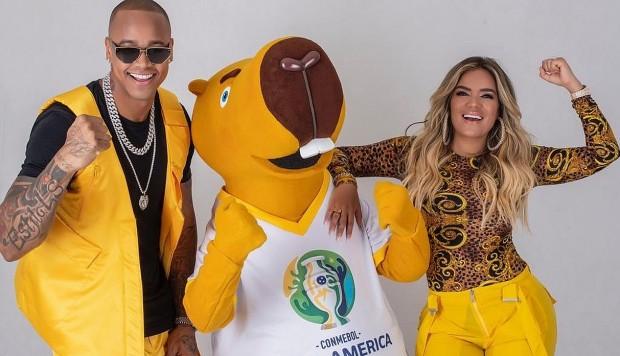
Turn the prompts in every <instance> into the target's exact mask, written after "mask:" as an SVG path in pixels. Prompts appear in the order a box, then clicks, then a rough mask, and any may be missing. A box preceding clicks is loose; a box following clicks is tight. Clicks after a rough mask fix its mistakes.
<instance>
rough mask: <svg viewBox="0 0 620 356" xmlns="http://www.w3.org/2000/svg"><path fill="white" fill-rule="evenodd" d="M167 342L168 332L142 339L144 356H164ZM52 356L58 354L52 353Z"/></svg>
mask: <svg viewBox="0 0 620 356" xmlns="http://www.w3.org/2000/svg"><path fill="white" fill-rule="evenodd" d="M167 340H168V332H167V331H165V332H163V333H161V334H157V335H153V336H149V337H145V338H144V356H165V354H166V352H165V346H166V341H167ZM52 356H58V354H56V353H54V352H52Z"/></svg>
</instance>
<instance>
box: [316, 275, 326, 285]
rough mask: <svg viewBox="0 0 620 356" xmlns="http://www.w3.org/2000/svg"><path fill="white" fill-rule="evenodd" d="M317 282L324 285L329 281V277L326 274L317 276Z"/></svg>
mask: <svg viewBox="0 0 620 356" xmlns="http://www.w3.org/2000/svg"><path fill="white" fill-rule="evenodd" d="M316 282H317V283H318V284H320V285H323V284H325V283H327V278H325V276H319V277H317V279H316Z"/></svg>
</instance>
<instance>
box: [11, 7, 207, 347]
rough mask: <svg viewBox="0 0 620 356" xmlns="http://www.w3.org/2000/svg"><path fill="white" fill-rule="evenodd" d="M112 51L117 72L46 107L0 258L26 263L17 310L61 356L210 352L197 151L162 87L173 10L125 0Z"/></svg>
mask: <svg viewBox="0 0 620 356" xmlns="http://www.w3.org/2000/svg"><path fill="white" fill-rule="evenodd" d="M105 47H106V57H107V59H108V60H109V61H110V68H111V70H110V74H109V75H106V77H105V78H103V80H96V81H93V82H91V83H90V84H88V85H87V86H84V87H80V88H77V89H74V90H72V91H70V92H68V93H65V94H61V95H59V96H57V97H55V98H53V99H52V100H50V101H49V102H48V103H47V104H45V105H44V106H43V108H42V111H41V113H40V114H39V117H38V118H37V120H36V122H35V124H34V127H33V129H32V132H31V136H30V140H29V142H28V146H27V150H26V159H25V161H24V164H23V165H22V170H21V172H20V173H19V175H18V177H17V179H16V180H15V182H14V183H13V185H12V186H11V187H10V189H9V191H8V193H7V196H6V198H5V200H4V202H3V203H2V204H1V205H0V252H1V253H2V255H3V256H4V258H5V259H6V260H9V261H14V260H17V259H19V260H20V262H19V265H18V267H17V271H16V278H15V285H16V291H17V302H18V305H19V307H20V309H21V310H22V312H23V313H24V314H25V315H26V317H27V318H28V319H29V321H30V322H31V323H32V325H33V327H34V328H35V329H36V330H37V332H38V333H39V334H40V335H41V337H42V338H43V339H44V340H45V341H46V342H47V343H48V344H49V346H50V347H51V348H52V350H53V352H54V353H55V354H57V355H106V356H108V355H142V354H145V355H164V353H165V355H198V354H199V353H198V350H197V347H196V341H195V336H194V329H193V326H192V325H191V323H190V322H189V319H187V317H186V314H185V310H184V308H183V305H182V300H183V294H184V289H185V283H186V280H187V277H188V275H189V274H191V272H192V270H193V266H194V259H195V250H196V226H195V216H194V210H193V203H192V199H191V172H190V167H189V166H190V161H191V157H192V155H193V146H192V145H191V143H190V136H189V118H188V115H187V113H186V112H185V110H184V108H183V107H182V106H181V105H180V104H179V102H178V100H177V99H176V97H175V96H174V95H173V94H171V93H169V92H167V91H165V90H163V89H160V88H159V86H160V84H161V83H162V82H163V81H164V79H165V78H166V75H167V73H168V66H169V63H170V62H171V61H172V47H173V39H172V38H171V27H170V22H169V19H168V16H167V14H166V12H165V11H164V9H163V8H161V6H160V5H159V4H157V3H156V2H155V1H152V0H125V1H123V2H121V3H120V4H119V5H118V6H116V8H115V9H114V10H113V11H112V14H111V16H110V23H109V32H108V37H107V38H106V40H105ZM110 146H112V148H110ZM164 350H165V351H164Z"/></svg>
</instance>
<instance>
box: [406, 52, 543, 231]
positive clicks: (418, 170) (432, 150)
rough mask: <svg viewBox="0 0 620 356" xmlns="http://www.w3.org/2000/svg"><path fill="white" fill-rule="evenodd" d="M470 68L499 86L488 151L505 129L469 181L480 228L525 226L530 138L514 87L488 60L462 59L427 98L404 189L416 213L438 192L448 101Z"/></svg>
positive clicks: (531, 176) (447, 149)
mask: <svg viewBox="0 0 620 356" xmlns="http://www.w3.org/2000/svg"><path fill="white" fill-rule="evenodd" d="M474 69H484V70H486V71H487V72H489V74H491V76H493V78H494V79H495V84H496V86H497V94H498V99H499V104H500V105H499V112H498V120H497V122H496V123H495V126H494V127H493V128H492V129H491V131H490V133H489V136H488V138H487V139H491V140H495V142H492V144H491V147H493V146H495V145H496V144H497V143H498V141H497V138H496V136H497V132H498V129H500V127H499V125H500V122H499V121H500V120H501V121H502V123H503V125H504V130H503V138H502V141H501V142H500V144H499V147H498V148H497V149H494V150H493V151H492V152H491V151H489V152H486V153H485V154H483V155H482V156H481V157H480V160H479V169H478V172H477V173H476V176H475V177H474V179H473V190H474V192H475V194H476V195H477V196H478V198H480V200H481V202H482V207H483V211H482V222H481V228H482V227H484V226H485V223H486V222H487V221H488V220H489V218H490V217H491V216H494V215H496V216H497V217H498V219H499V220H500V221H504V222H507V223H510V224H511V225H515V223H516V222H517V221H518V220H521V221H522V222H523V223H524V225H526V226H527V195H528V193H529V191H530V190H531V189H532V187H533V186H534V183H535V180H536V178H535V176H534V172H533V171H532V168H531V165H530V164H531V156H532V149H531V142H530V136H529V134H528V133H527V132H526V131H525V130H524V129H523V127H522V126H521V123H520V119H521V112H520V111H519V106H518V105H517V100H516V97H515V93H514V88H513V86H512V83H511V82H510V79H509V78H508V76H507V75H506V73H505V72H504V70H502V68H501V67H500V66H499V65H498V64H497V62H496V61H495V60H493V59H491V58H486V57H470V58H466V59H464V60H462V61H461V62H459V63H458V64H457V65H455V66H454V67H453V68H452V69H450V71H449V72H448V74H446V77H445V78H444V79H443V81H442V82H441V84H440V85H439V87H438V88H437V90H436V91H435V93H433V95H432V96H431V99H430V104H431V108H430V110H429V112H428V114H426V120H425V124H424V128H423V129H422V131H421V132H420V133H419V134H418V135H417V137H415V138H412V140H413V142H412V145H411V149H410V151H409V154H408V158H407V174H406V176H405V179H404V184H405V186H406V187H407V189H408V191H409V195H410V196H411V199H412V201H413V203H414V205H415V206H416V207H418V208H422V206H423V204H424V203H425V202H430V201H431V200H432V197H433V196H435V194H436V193H437V192H438V191H439V189H440V188H441V186H442V183H443V179H442V175H441V173H440V170H439V168H440V167H441V166H442V165H444V164H445V163H446V162H447V161H448V160H449V158H450V156H451V154H452V151H451V149H450V147H449V144H448V145H445V144H444V141H443V137H444V135H442V126H443V125H445V124H446V123H444V122H445V121H446V120H447V125H448V126H447V127H448V129H449V130H450V131H451V130H452V124H451V122H450V100H451V98H452V95H453V94H454V90H455V88H456V86H457V84H458V82H459V80H460V79H461V77H462V76H463V74H464V73H466V72H468V71H471V70H474ZM499 131H501V130H499ZM500 134H501V133H500ZM448 136H449V135H448ZM452 136H453V135H452Z"/></svg>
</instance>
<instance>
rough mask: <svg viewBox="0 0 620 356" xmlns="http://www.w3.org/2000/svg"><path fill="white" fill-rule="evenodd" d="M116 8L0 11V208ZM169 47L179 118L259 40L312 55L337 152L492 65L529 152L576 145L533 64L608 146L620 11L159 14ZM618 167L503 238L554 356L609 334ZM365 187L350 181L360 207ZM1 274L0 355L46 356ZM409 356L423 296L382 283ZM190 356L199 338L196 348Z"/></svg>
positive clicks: (613, 338) (19, 4) (565, 193)
mask: <svg viewBox="0 0 620 356" xmlns="http://www.w3.org/2000/svg"><path fill="white" fill-rule="evenodd" d="M115 4H116V1H97V2H94V1H71V0H55V1H44V0H32V1H10V0H2V1H1V3H0V39H1V41H0V44H1V45H2V47H1V48H2V49H1V51H2V55H1V56H0V57H1V58H2V59H1V60H0V61H1V65H0V103H1V105H0V108H1V109H2V115H1V117H0V162H2V164H0V194H2V195H3V194H4V193H5V192H6V190H7V189H8V187H9V186H10V184H11V183H12V181H13V179H14V178H15V176H16V174H17V173H18V172H19V166H20V164H21V162H22V160H23V155H24V149H25V144H26V140H27V138H28V135H29V132H30V129H31V126H32V123H33V120H34V118H35V116H36V115H35V114H36V111H37V108H38V106H39V105H40V104H41V103H42V102H43V101H44V100H45V99H47V98H48V97H50V96H52V95H54V94H57V93H59V92H62V91H65V90H68V89H71V88H73V87H75V86H77V85H80V84H85V83H87V82H89V81H91V80H93V79H95V78H99V77H101V76H103V74H104V73H105V71H106V64H107V63H106V62H105V57H104V47H103V40H104V37H105V35H106V33H107V20H108V16H109V13H110V11H111V9H112V8H113V7H114V5H115ZM161 4H162V5H163V6H164V7H165V8H166V9H167V10H168V12H169V15H170V17H171V20H172V25H173V36H174V37H175V56H174V58H175V60H174V62H173V63H172V66H171V70H170V74H169V76H168V79H167V81H166V83H165V84H164V85H165V86H166V87H167V88H169V89H172V90H173V91H175V92H176V93H177V94H178V95H179V96H180V98H181V99H182V102H183V103H184V104H185V106H186V107H187V108H188V110H190V112H191V109H192V107H193V96H192V95H191V94H190V93H189V92H188V91H187V89H186V86H187V83H188V82H189V81H190V80H192V79H194V78H197V77H205V78H208V77H209V76H210V75H211V74H213V73H214V72H215V71H216V70H217V69H219V68H221V67H223V66H224V65H226V64H228V63H230V62H232V61H236V60H238V59H240V58H244V57H247V56H251V55H253V54H254V53H255V52H256V50H258V48H259V47H260V46H261V45H262V44H264V43H266V42H268V41H269V40H271V39H274V38H277V37H280V36H283V35H289V34H290V35H301V36H305V37H308V38H311V39H313V40H315V41H317V42H318V43H319V44H321V45H322V46H323V48H324V49H325V50H326V51H327V53H328V54H329V55H330V57H331V59H332V61H333V63H334V65H335V66H336V69H337V70H338V72H339V74H340V76H341V80H342V83H343V86H344V92H345V98H346V100H347V107H348V113H347V121H346V123H345V125H344V129H343V132H342V135H341V138H340V141H339V143H340V144H363V143H369V142H374V141H378V140H380V139H383V138H387V137H391V136H395V135H400V134H402V133H403V132H404V128H405V127H406V126H407V124H408V123H409V122H412V121H418V120H421V119H422V118H423V116H424V113H425V112H426V110H427V109H428V98H429V96H430V94H431V93H432V91H433V90H434V89H435V88H436V87H437V86H438V84H439V82H440V80H441V79H442V78H443V76H444V74H445V73H446V72H447V70H448V69H449V68H450V67H451V66H452V65H453V64H455V63H456V62H458V61H459V60H461V59H462V58H464V57H467V56H471V55H485V56H491V57H494V58H497V59H498V60H499V61H500V63H501V64H502V65H503V66H504V69H505V70H506V71H507V72H508V74H509V75H510V76H511V78H512V79H513V81H514V83H515V86H516V90H517V95H518V99H519V103H520V105H521V109H522V112H523V122H524V125H525V126H526V127H527V128H528V130H530V132H531V133H532V134H534V135H535V137H536V142H537V143H540V144H544V145H550V146H577V145H582V144H583V142H584V140H583V133H582V130H581V126H580V122H579V120H578V118H577V116H576V115H575V114H574V112H573V110H572V108H571V106H570V101H569V100H568V97H567V94H566V92H565V91H564V90H563V89H561V88H559V87H555V86H552V85H550V84H547V83H545V82H543V81H542V80H540V79H539V78H538V75H537V74H538V65H539V63H540V61H541V60H542V59H544V58H546V57H550V56H564V57H566V58H567V59H568V60H569V63H570V64H571V65H572V67H573V69H574V71H575V73H576V74H577V76H578V78H579V79H581V80H582V81H583V82H584V83H585V84H587V85H588V86H590V87H591V89H592V90H593V92H594V97H595V98H596V100H597V101H598V103H599V104H600V106H601V107H602V109H603V111H604V113H605V114H606V116H607V118H608V119H609V121H610V122H611V124H612V126H613V127H614V128H615V129H616V132H618V133H620V120H619V119H618V117H619V116H620V102H619V101H618V100H617V99H618V98H617V95H618V88H619V85H620V74H619V71H618V68H617V67H618V66H619V65H620V41H619V40H618V39H619V38H620V25H619V24H618V22H617V21H618V14H619V13H620V4H619V3H618V2H617V1H614V0H606V1H603V0H591V1H588V2H586V1H583V0H552V1H550V0H548V1H535V0H521V1H498V0H443V1H430V0H426V1H412V0H391V1H362V0H350V1H344V0H341V1H337V0H332V1H321V0H317V1H305V2H296V1H290V0H261V1H238V0H237V1H235V0H228V1H213V0H182V1H181V0H177V1H172V0H165V1H164V0H162V1H161ZM192 169H193V173H194V176H193V177H194V178H193V181H194V194H195V196H194V201H195V204H196V211H197V215H198V219H199V224H200V225H199V229H200V231H204V225H205V223H206V220H207V217H208V214H209V208H210V204H211V202H212V200H213V198H214V195H215V193H216V191H217V190H218V189H219V187H220V185H221V179H220V178H219V177H218V176H217V175H216V174H214V173H213V172H212V171H211V170H210V169H209V168H208V167H206V166H205V165H204V164H203V163H202V161H201V160H200V158H199V157H195V159H194V161H193V165H192ZM619 179H620V164H618V163H616V164H614V165H613V166H612V167H609V168H608V169H605V170H604V171H602V172H600V173H599V174H597V175H595V176H594V177H591V178H588V179H586V180H583V181H579V182H575V183H570V184H565V185H559V186H552V187H544V188H539V189H537V190H535V191H534V192H533V193H532V194H531V197H530V222H531V231H532V233H531V234H530V233H527V232H523V231H521V230H520V231H516V232H515V240H516V243H517V245H518V248H519V251H520V252H521V254H522V255H523V257H524V258H525V259H526V260H527V261H528V262H529V264H530V265H531V267H532V269H533V270H534V272H535V273H536V274H537V275H538V276H539V278H540V279H541V280H542V281H543V282H544V283H545V284H546V285H547V287H548V288H549V289H550V290H551V292H552V293H553V294H554V296H555V297H556V299H558V304H557V313H558V326H559V341H558V352H557V354H558V355H579V356H581V355H609V354H612V353H614V352H617V351H612V350H616V349H617V346H616V345H617V336H618V333H619V332H620V326H618V322H617V318H618V315H620V303H619V302H618V297H617V295H618V293H620V283H619V282H620V278H619V277H618V274H617V273H616V270H615V268H616V267H617V261H618V257H617V256H618V251H620V247H619V246H618V240H617V236H618V231H620V218H619V216H618V212H617V205H618V202H619V200H620V199H619V198H620V188H619V186H618V182H619ZM372 182H373V181H372V180H362V183H361V185H360V187H361V190H362V194H363V195H364V196H366V197H370V195H369V193H370V192H371V190H370V188H371V187H372ZM14 269H15V264H9V263H3V262H0V320H1V321H2V322H1V323H0V355H13V356H18V355H49V350H48V349H47V348H46V347H45V345H44V344H43V343H42V342H41V340H40V339H39V337H38V336H37V335H36V334H35V333H34V332H33V330H32V328H31V327H30V325H29V324H28V323H27V322H26V321H25V319H24V318H23V317H22V316H21V314H20V313H19V312H18V311H17V308H16V306H15V299H14V294H13V273H14ZM384 285H385V288H386V290H387V294H388V296H389V298H390V300H391V301H392V305H393V307H394V309H395V310H396V312H397V314H398V318H399V321H400V323H401V326H402V328H403V331H404V334H405V335H406V338H407V339H408V342H409V344H412V343H413V340H414V339H415V333H416V324H417V317H418V312H419V310H420V307H421V306H422V304H423V302H424V299H425V283H424V282H417V283H414V284H406V285H398V284H395V283H392V282H387V281H386V282H385V283H384ZM199 343H200V347H201V350H202V353H203V355H210V353H209V339H208V336H205V335H203V336H201V337H200V340H199Z"/></svg>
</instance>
